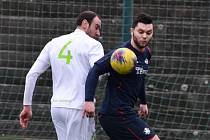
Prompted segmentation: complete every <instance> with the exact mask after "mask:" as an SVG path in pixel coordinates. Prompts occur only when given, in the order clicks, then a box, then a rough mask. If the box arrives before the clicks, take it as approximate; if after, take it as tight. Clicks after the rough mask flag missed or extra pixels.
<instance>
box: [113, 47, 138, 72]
mask: <svg viewBox="0 0 210 140" xmlns="http://www.w3.org/2000/svg"><path fill="white" fill-rule="evenodd" d="M136 61H137V57H136V55H135V53H134V52H133V51H132V50H130V49H128V48H118V49H116V50H115V51H114V52H113V54H112V55H111V59H110V64H111V66H112V68H113V69H114V70H115V71H116V72H117V73H119V74H128V73H130V72H131V71H132V70H133V69H134V68H135V65H136Z"/></svg>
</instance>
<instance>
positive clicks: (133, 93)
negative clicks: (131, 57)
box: [85, 42, 151, 115]
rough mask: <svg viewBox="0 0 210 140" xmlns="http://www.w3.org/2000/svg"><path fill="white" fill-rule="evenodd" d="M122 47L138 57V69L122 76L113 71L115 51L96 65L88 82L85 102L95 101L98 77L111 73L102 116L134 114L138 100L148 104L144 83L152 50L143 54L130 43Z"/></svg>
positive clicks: (146, 50)
mask: <svg viewBox="0 0 210 140" xmlns="http://www.w3.org/2000/svg"><path fill="white" fill-rule="evenodd" d="M120 47H125V48H129V49H131V50H132V51H133V52H134V53H135V54H136V56H137V64H136V67H135V69H134V70H133V71H132V72H131V73H129V74H125V75H121V74H118V73H117V72H115V71H114V70H113V69H112V67H111V64H110V57H111V55H112V53H113V51H114V50H112V51H110V52H109V53H107V54H106V55H105V56H104V57H102V58H101V59H100V60H98V61H97V62H96V63H95V65H94V67H93V68H92V69H91V70H90V72H89V74H88V77H87V80H86V86H85V100H86V101H93V98H94V95H95V89H96V85H97V81H98V77H99V76H100V75H102V74H104V73H109V77H108V82H107V86H106V94H105V98H104V101H103V104H102V107H101V109H100V113H102V114H110V115H119V114H120V113H123V114H133V113H134V109H133V108H134V105H135V104H136V102H137V99H138V98H139V99H140V101H141V103H142V104H146V97H145V86H144V81H145V76H146V74H147V72H148V63H149V61H150V58H151V53H150V50H149V48H146V49H145V50H144V52H143V53H142V52H139V51H137V50H136V49H135V48H134V47H132V46H131V44H130V42H126V43H125V44H123V45H122V46H120ZM135 114H136V113H135Z"/></svg>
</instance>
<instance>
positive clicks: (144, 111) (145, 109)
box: [138, 104, 149, 118]
mask: <svg viewBox="0 0 210 140" xmlns="http://www.w3.org/2000/svg"><path fill="white" fill-rule="evenodd" d="M138 113H139V115H140V116H141V117H143V118H145V117H147V115H148V114H149V111H148V107H147V104H140V105H139V111H138Z"/></svg>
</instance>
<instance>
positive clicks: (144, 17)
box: [132, 13, 153, 28]
mask: <svg viewBox="0 0 210 140" xmlns="http://www.w3.org/2000/svg"><path fill="white" fill-rule="evenodd" d="M139 22H141V23H144V24H152V23H153V22H152V17H151V16H150V15H147V14H145V13H141V14H139V15H138V16H137V17H136V18H135V20H134V21H133V24H132V28H135V27H136V25H137V24H138V23H139Z"/></svg>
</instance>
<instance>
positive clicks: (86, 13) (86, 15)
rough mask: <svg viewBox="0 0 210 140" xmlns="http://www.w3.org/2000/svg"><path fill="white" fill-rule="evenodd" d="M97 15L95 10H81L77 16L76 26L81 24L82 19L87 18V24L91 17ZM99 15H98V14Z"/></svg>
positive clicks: (91, 19) (90, 21)
mask: <svg viewBox="0 0 210 140" xmlns="http://www.w3.org/2000/svg"><path fill="white" fill-rule="evenodd" d="M96 16H98V15H97V14H96V13H95V12H93V11H83V12H82V13H80V14H79V16H78V17H77V21H76V26H80V25H81V24H82V21H83V20H84V19H86V20H87V22H88V23H89V24H91V23H92V21H93V19H94V18H95V17H96ZM98 17H99V16H98Z"/></svg>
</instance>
